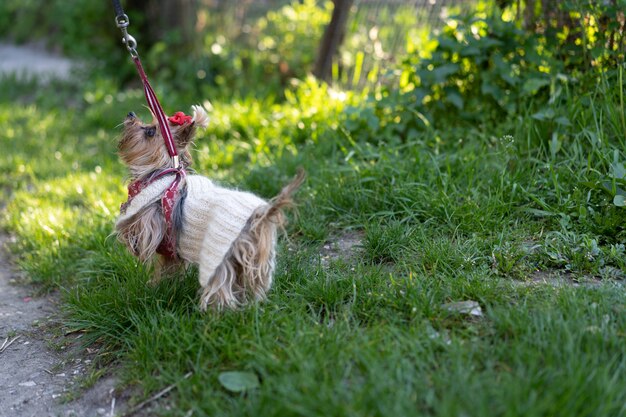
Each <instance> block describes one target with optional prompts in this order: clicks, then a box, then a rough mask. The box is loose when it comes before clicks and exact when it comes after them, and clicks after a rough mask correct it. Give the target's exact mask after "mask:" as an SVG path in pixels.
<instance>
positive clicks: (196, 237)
mask: <svg viewBox="0 0 626 417" xmlns="http://www.w3.org/2000/svg"><path fill="white" fill-rule="evenodd" d="M172 181H173V176H166V177H164V178H160V179H158V180H156V181H155V182H153V183H152V184H150V185H149V186H147V187H146V188H145V189H144V190H142V191H141V192H140V193H139V194H137V195H136V196H135V197H134V198H133V199H132V200H131V202H130V204H129V205H128V206H127V208H126V211H125V212H124V213H123V214H120V216H119V217H118V218H117V222H118V223H119V222H121V221H125V220H128V219H130V218H131V217H132V216H134V215H135V214H137V213H138V212H139V211H140V210H141V209H142V208H144V207H146V206H147V205H149V204H152V203H154V202H156V201H159V200H160V199H161V197H162V195H163V193H164V192H165V190H166V189H167V188H168V187H169V186H170V184H171V183H172ZM185 185H186V187H187V198H186V199H185V202H184V206H183V228H182V230H181V231H179V233H178V242H177V244H178V247H177V249H178V250H177V252H178V255H179V256H180V257H181V258H183V259H184V260H186V261H188V262H192V263H196V264H198V265H199V269H200V285H202V286H206V285H207V284H208V282H209V280H210V279H211V278H212V277H213V274H214V273H215V270H216V269H217V267H218V266H219V265H220V263H222V260H223V259H224V256H225V255H226V252H228V249H230V247H231V246H232V244H233V242H234V241H235V240H236V239H237V237H238V236H239V234H240V233H241V231H242V230H243V228H244V226H245V225H246V222H247V221H248V219H249V218H250V216H251V215H252V212H254V210H255V209H257V208H258V207H260V206H263V205H265V204H267V202H266V201H264V200H262V199H261V198H259V197H257V196H255V195H254V194H251V193H247V192H243V191H237V190H230V189H227V188H223V187H219V186H217V185H215V184H214V183H213V182H211V180H209V179H208V178H205V177H202V176H200V175H189V176H187V177H186V178H185V179H184V180H183V181H182V182H181V185H180V187H183V186H185Z"/></svg>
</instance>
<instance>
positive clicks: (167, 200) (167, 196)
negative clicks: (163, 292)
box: [120, 168, 187, 259]
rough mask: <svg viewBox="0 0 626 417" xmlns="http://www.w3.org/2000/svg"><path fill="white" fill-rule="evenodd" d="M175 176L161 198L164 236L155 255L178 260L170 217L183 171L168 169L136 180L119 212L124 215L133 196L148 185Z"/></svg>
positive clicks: (131, 184) (131, 185)
mask: <svg viewBox="0 0 626 417" xmlns="http://www.w3.org/2000/svg"><path fill="white" fill-rule="evenodd" d="M172 174H175V175H176V177H175V178H174V181H172V183H171V184H170V186H169V187H167V189H166V190H165V192H164V193H163V195H162V196H161V209H162V211H163V217H164V218H165V225H166V230H165V236H164V237H163V240H162V241H161V243H160V244H159V247H158V248H157V253H159V254H161V255H163V256H166V257H168V258H171V259H178V253H177V250H176V231H175V230H174V222H173V221H172V220H173V219H172V216H173V214H174V205H175V204H176V200H177V199H178V193H179V186H180V183H181V181H182V180H183V178H185V176H186V175H187V174H186V172H185V170H184V169H176V168H168V169H164V170H163V171H161V172H159V173H158V174H156V175H153V176H152V177H151V178H150V179H148V180H137V181H134V182H132V183H130V184H129V185H128V200H126V202H124V203H123V204H122V205H121V207H120V212H121V213H122V214H124V213H125V212H126V209H127V208H128V206H129V205H130V202H131V201H133V199H134V198H135V196H137V195H138V194H139V193H140V192H142V191H143V190H144V189H145V188H146V187H148V186H149V185H150V184H152V183H153V182H155V181H156V180H158V179H159V178H162V177H164V176H166V175H172Z"/></svg>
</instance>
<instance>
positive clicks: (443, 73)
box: [432, 64, 459, 83]
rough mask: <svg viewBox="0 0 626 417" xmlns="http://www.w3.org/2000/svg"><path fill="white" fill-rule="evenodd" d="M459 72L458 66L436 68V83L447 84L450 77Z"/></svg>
mask: <svg viewBox="0 0 626 417" xmlns="http://www.w3.org/2000/svg"><path fill="white" fill-rule="evenodd" d="M458 70H459V66H458V65H457V64H445V65H442V66H440V67H436V68H435V69H434V70H433V71H432V73H433V75H434V77H435V82H436V83H443V82H445V81H446V80H447V79H448V77H449V76H450V75H452V74H454V73H455V72H457V71H458Z"/></svg>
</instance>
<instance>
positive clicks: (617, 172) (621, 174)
mask: <svg viewBox="0 0 626 417" xmlns="http://www.w3.org/2000/svg"><path fill="white" fill-rule="evenodd" d="M611 168H612V170H613V177H614V178H618V179H622V178H626V168H624V164H622V163H621V162H613V163H612V164H611Z"/></svg>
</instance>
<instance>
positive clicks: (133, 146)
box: [116, 106, 304, 311]
mask: <svg viewBox="0 0 626 417" xmlns="http://www.w3.org/2000/svg"><path fill="white" fill-rule="evenodd" d="M192 110H193V116H185V115H184V114H183V113H182V112H178V113H176V114H175V115H174V116H172V117H169V118H168V125H169V127H170V131H171V133H172V136H173V138H174V142H175V145H176V148H177V150H178V154H179V163H180V167H181V168H182V169H183V170H184V171H180V170H176V169H175V167H174V163H175V162H174V161H173V159H172V158H170V156H169V154H168V151H167V148H166V145H165V143H164V141H163V138H162V135H161V132H160V130H159V126H158V124H157V122H156V119H154V120H153V121H152V122H151V123H143V122H142V121H141V120H140V119H139V118H138V117H137V116H136V115H135V114H134V113H133V112H130V113H128V116H127V117H126V119H125V120H124V124H123V125H124V128H123V132H122V135H121V138H120V141H119V144H118V150H119V155H120V158H121V160H122V161H123V162H124V163H125V164H126V165H127V166H128V169H129V171H130V182H131V183H130V186H129V199H128V201H127V202H125V203H124V204H122V208H121V210H120V216H119V217H118V219H117V222H116V232H117V236H118V239H119V240H120V241H121V242H122V243H124V245H125V246H126V247H127V248H128V249H129V250H130V252H131V253H132V254H133V255H135V256H137V257H138V258H139V259H140V260H141V261H143V262H147V261H149V260H151V259H153V258H154V257H155V255H156V254H157V253H158V254H160V259H159V262H157V263H156V265H155V277H154V279H153V282H158V280H160V279H161V277H162V276H164V275H166V274H171V273H172V272H175V271H176V269H178V268H181V267H184V266H185V265H187V264H190V263H193V264H198V265H199V279H200V285H201V290H200V291H201V296H200V308H201V310H203V311H204V310H206V309H207V308H214V309H217V310H220V309H223V308H236V307H239V306H242V305H244V304H246V303H247V302H249V301H252V300H262V299H264V298H265V297H266V294H267V292H268V291H269V289H270V287H271V284H272V276H273V273H274V266H275V258H276V237H277V229H279V228H282V227H283V225H284V224H285V216H284V213H283V209H284V208H285V207H288V206H290V205H291V204H292V199H291V195H292V194H293V193H294V191H296V190H297V189H298V187H299V186H300V185H301V184H302V182H303V180H304V174H303V172H302V171H300V172H299V173H298V175H297V176H296V177H295V178H294V179H293V181H292V182H291V183H290V184H288V185H287V186H286V187H285V188H283V190H282V191H281V192H280V193H279V194H278V195H277V196H276V197H274V198H273V199H272V200H271V201H269V202H267V201H265V200H263V199H261V198H259V197H257V196H256V195H254V194H251V193H248V192H243V191H237V190H232V189H227V188H223V187H220V186H219V185H216V184H215V183H213V182H212V181H211V180H209V179H208V178H206V177H203V176H200V175H194V174H192V173H191V172H189V170H190V166H191V163H192V158H191V154H190V153H189V148H190V145H191V144H192V141H193V139H194V135H195V133H196V129H197V127H206V126H207V124H208V120H209V118H208V116H207V114H206V112H205V111H204V109H203V108H202V107H199V106H193V107H192ZM187 172H189V173H188V174H186V173H187Z"/></svg>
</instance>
